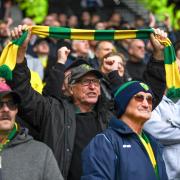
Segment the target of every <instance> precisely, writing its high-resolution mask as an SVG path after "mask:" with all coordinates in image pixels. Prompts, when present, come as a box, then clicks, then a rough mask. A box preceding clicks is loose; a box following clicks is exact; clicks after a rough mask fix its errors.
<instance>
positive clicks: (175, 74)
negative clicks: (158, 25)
mask: <svg viewBox="0 0 180 180" xmlns="http://www.w3.org/2000/svg"><path fill="white" fill-rule="evenodd" d="M29 28H31V33H32V34H36V35H38V36H41V37H47V36H48V37H52V38H58V39H71V40H120V39H149V38H150V33H153V32H154V31H153V29H141V30H84V29H71V28H65V27H50V26H31V27H29ZM26 37H27V31H25V32H24V33H23V35H22V36H21V37H20V38H19V39H16V40H13V41H11V42H9V44H8V45H7V46H6V47H5V48H4V50H3V52H2V54H1V57H0V65H3V64H5V65H7V66H8V67H9V68H10V69H11V70H13V69H14V67H15V64H16V56H17V51H18V48H19V46H21V45H22V44H23V42H24V40H25V39H26ZM158 40H159V41H160V42H161V43H162V44H163V45H165V49H164V63H165V71H166V84H167V88H168V96H169V97H170V98H171V97H172V98H174V97H180V73H179V70H178V65H177V63H176V55H175V51H174V48H173V46H172V44H171V41H170V40H169V39H168V38H167V39H165V40H161V39H158Z"/></svg>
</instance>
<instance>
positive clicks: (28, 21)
mask: <svg viewBox="0 0 180 180" xmlns="http://www.w3.org/2000/svg"><path fill="white" fill-rule="evenodd" d="M21 24H22V25H24V24H26V25H28V26H34V25H35V22H34V21H33V20H32V19H31V18H28V17H25V18H23V19H22V21H21ZM36 39H37V35H35V34H32V36H31V40H30V42H29V45H28V49H27V54H29V55H31V56H35V53H34V51H33V46H34V43H35V41H36Z"/></svg>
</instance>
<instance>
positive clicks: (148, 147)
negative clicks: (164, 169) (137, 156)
mask: <svg viewBox="0 0 180 180" xmlns="http://www.w3.org/2000/svg"><path fill="white" fill-rule="evenodd" d="M138 137H139V139H140V141H141V143H142V144H143V146H144V148H145V149H146V151H147V153H148V156H149V159H150V161H151V163H152V166H153V168H154V171H155V174H156V177H157V179H158V180H159V172H158V165H157V163H156V159H155V156H154V152H153V149H152V147H151V144H150V142H149V139H148V138H147V136H146V135H145V134H144V133H142V134H141V135H138Z"/></svg>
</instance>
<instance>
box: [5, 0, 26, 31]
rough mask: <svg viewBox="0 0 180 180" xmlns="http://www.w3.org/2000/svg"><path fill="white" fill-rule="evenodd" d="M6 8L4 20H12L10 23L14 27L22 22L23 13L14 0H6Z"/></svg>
mask: <svg viewBox="0 0 180 180" xmlns="http://www.w3.org/2000/svg"><path fill="white" fill-rule="evenodd" d="M4 9H5V12H4V20H6V21H11V22H10V25H11V27H12V28H13V27H15V26H17V25H19V24H20V23H21V20H22V18H23V14H22V12H21V10H20V9H19V7H18V4H17V3H15V1H14V0H5V1H4Z"/></svg>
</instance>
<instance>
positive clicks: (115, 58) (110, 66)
mask: <svg viewBox="0 0 180 180" xmlns="http://www.w3.org/2000/svg"><path fill="white" fill-rule="evenodd" d="M125 65H126V62H125V58H124V55H123V54H122V53H115V52H112V53H109V54H107V55H105V56H104V58H103V60H102V64H101V66H100V71H101V72H103V73H104V74H107V73H109V72H111V71H113V70H117V71H118V74H119V76H120V77H122V78H123V82H126V81H130V80H132V78H131V77H130V76H129V74H128V72H127V70H126V68H125Z"/></svg>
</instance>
